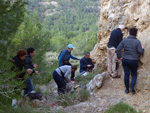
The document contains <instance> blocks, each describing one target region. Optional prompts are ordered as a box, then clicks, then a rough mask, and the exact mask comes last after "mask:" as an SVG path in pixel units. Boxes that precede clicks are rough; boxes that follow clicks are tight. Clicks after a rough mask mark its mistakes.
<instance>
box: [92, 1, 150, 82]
mask: <svg viewBox="0 0 150 113" xmlns="http://www.w3.org/2000/svg"><path fill="white" fill-rule="evenodd" d="M119 24H124V25H125V27H126V30H125V32H124V37H127V36H128V30H129V28H131V27H136V28H137V29H138V35H137V38H138V39H139V40H140V41H141V42H142V44H143V45H144V46H145V53H144V56H141V57H140V60H139V62H140V64H142V65H140V71H139V74H140V75H141V76H142V75H143V74H144V73H145V72H146V73H147V74H148V75H147V76H149V77H150V74H149V73H148V72H149V69H150V50H149V49H150V0H101V14H100V20H99V32H98V42H97V44H96V45H95V47H94V49H93V51H92V52H91V56H92V59H93V61H94V62H95V63H96V64H95V65H96V66H99V67H101V68H102V69H104V70H106V69H107V65H106V64H107V60H106V59H107V52H106V49H107V43H108V39H109V36H110V33H111V31H112V30H113V29H115V28H117V27H118V25H119ZM149 81H150V80H149Z"/></svg>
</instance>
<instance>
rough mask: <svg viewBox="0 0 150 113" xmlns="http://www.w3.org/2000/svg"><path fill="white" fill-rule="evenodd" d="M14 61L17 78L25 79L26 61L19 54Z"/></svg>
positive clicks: (13, 68) (13, 69)
mask: <svg viewBox="0 0 150 113" xmlns="http://www.w3.org/2000/svg"><path fill="white" fill-rule="evenodd" d="M13 63H14V65H15V66H13V67H12V71H14V72H16V76H15V79H17V80H24V76H25V74H26V72H25V71H24V70H23V69H24V68H25V62H24V61H22V60H20V58H19V56H15V57H14V58H13Z"/></svg>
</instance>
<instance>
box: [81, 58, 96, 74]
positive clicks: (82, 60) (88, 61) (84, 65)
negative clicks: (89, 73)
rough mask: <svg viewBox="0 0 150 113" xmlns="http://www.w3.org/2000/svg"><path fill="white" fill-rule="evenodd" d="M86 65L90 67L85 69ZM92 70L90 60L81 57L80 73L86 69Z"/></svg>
mask: <svg viewBox="0 0 150 113" xmlns="http://www.w3.org/2000/svg"><path fill="white" fill-rule="evenodd" d="M87 65H92V67H87ZM93 68H94V65H93V63H92V59H91V58H89V59H88V60H87V59H86V58H85V57H83V58H82V59H81V60H80V73H81V72H83V71H86V70H87V69H89V70H92V69H93Z"/></svg>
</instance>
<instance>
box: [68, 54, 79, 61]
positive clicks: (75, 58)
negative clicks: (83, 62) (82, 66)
mask: <svg viewBox="0 0 150 113" xmlns="http://www.w3.org/2000/svg"><path fill="white" fill-rule="evenodd" d="M70 56H71V57H70V58H71V59H74V60H78V58H77V57H75V56H73V55H70Z"/></svg>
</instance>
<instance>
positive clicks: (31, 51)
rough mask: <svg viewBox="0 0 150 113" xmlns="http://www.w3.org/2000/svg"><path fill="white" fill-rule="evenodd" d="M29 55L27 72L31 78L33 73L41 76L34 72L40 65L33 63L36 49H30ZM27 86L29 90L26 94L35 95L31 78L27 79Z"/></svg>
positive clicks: (28, 50)
mask: <svg viewBox="0 0 150 113" xmlns="http://www.w3.org/2000/svg"><path fill="white" fill-rule="evenodd" d="M27 53H28V54H27V55H26V58H25V68H26V69H27V72H28V73H30V76H32V73H36V74H37V75H39V72H38V71H35V70H34V68H36V67H37V66H38V65H37V64H33V63H32V57H33V56H34V48H32V47H30V48H28V49H27ZM26 86H27V88H26V89H25V92H24V93H25V94H29V93H34V87H33V83H32V79H31V77H30V78H29V79H27V81H26Z"/></svg>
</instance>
